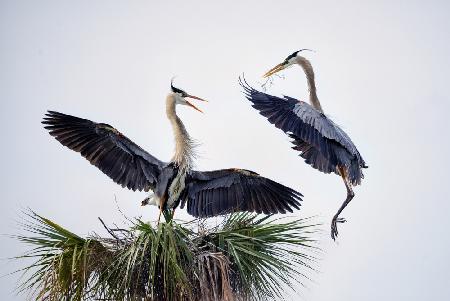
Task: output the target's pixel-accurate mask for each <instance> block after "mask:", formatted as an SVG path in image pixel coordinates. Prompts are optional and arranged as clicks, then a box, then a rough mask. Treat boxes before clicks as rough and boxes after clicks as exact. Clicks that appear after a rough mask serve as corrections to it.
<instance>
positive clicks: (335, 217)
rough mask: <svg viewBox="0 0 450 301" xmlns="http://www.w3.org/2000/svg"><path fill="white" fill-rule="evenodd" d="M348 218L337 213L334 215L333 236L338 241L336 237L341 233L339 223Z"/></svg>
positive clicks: (332, 222) (332, 223)
mask: <svg viewBox="0 0 450 301" xmlns="http://www.w3.org/2000/svg"><path fill="white" fill-rule="evenodd" d="M346 221H347V220H346V219H345V218H343V217H338V216H337V215H335V216H334V217H333V220H332V221H331V238H332V239H333V240H334V241H336V238H337V236H338V234H339V231H338V229H337V223H345V222H346Z"/></svg>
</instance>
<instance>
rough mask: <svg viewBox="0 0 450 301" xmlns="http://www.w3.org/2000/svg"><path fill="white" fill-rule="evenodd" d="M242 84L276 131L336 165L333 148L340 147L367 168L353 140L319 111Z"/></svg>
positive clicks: (248, 95) (285, 97) (307, 105)
mask: <svg viewBox="0 0 450 301" xmlns="http://www.w3.org/2000/svg"><path fill="white" fill-rule="evenodd" d="M240 84H241V86H242V87H243V88H244V92H245V96H246V98H247V99H248V100H250V101H251V102H252V103H253V105H252V106H253V107H254V108H255V109H257V110H258V111H259V112H260V114H261V115H263V116H265V117H266V118H267V119H268V120H269V121H270V122H271V123H273V124H274V125H275V126H276V127H277V128H279V129H281V130H283V131H284V132H285V133H292V134H293V135H295V136H296V137H298V138H299V139H301V140H302V141H304V142H306V143H308V144H310V145H312V146H314V148H315V149H317V150H318V151H320V153H321V154H322V156H324V157H325V158H327V159H328V160H331V161H333V162H336V163H337V161H338V160H339V158H336V154H335V153H334V152H333V149H332V148H333V146H332V145H331V144H333V143H337V144H339V145H340V146H342V148H344V149H345V150H346V151H348V153H349V155H351V156H352V157H355V158H356V159H357V160H358V162H359V163H360V164H361V167H363V166H365V163H364V160H363V159H362V158H361V155H360V154H359V152H358V150H357V149H356V146H355V145H354V144H353V142H352V140H351V139H350V137H349V136H348V135H347V134H346V133H345V132H344V131H343V130H342V129H341V128H340V127H339V126H337V125H336V124H335V123H334V122H333V121H332V120H331V119H329V118H328V117H327V116H325V115H324V114H323V113H321V112H320V111H318V110H316V109H315V108H313V107H312V106H310V105H309V104H307V103H305V102H303V101H299V100H297V99H295V98H292V97H289V96H284V97H277V96H273V95H269V94H266V93H263V92H260V91H258V90H256V89H254V88H252V87H251V86H249V85H248V84H247V83H246V82H245V80H240ZM335 145H336V144H335Z"/></svg>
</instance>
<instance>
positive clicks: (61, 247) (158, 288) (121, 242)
mask: <svg viewBox="0 0 450 301" xmlns="http://www.w3.org/2000/svg"><path fill="white" fill-rule="evenodd" d="M26 216H27V221H26V222H25V223H23V224H22V226H23V228H24V229H25V230H27V231H28V233H30V235H29V236H16V238H17V239H18V240H20V241H21V242H23V243H26V244H29V245H31V246H33V248H32V249H31V250H30V251H29V252H27V253H26V254H24V255H23V256H19V257H17V259H25V258H34V260H35V261H34V262H33V263H32V264H30V265H28V266H26V267H25V268H24V269H23V271H24V274H25V278H24V279H25V281H23V282H22V283H21V284H20V286H19V290H20V291H29V292H32V293H33V297H34V298H35V299H36V300H62V299H64V300H85V299H101V300H226V301H231V300H264V299H281V298H283V296H284V295H285V288H286V287H290V288H291V289H293V290H295V288H296V287H297V284H300V286H301V285H304V282H305V281H308V279H309V276H308V275H311V274H312V273H313V271H314V270H315V269H314V265H315V264H316V256H315V255H316V254H317V252H318V251H319V249H318V247H317V242H316V241H315V240H314V239H313V238H312V237H313V235H314V234H315V233H316V232H317V227H316V226H317V225H316V224H314V223H313V221H312V220H311V219H299V220H292V221H285V220H283V219H274V218H272V217H269V216H263V217H261V216H258V215H255V214H249V213H236V214H232V215H230V216H228V217H226V218H225V219H224V221H223V222H222V223H221V224H220V225H218V226H216V227H212V228H209V229H208V228H207V227H204V226H198V227H196V226H195V224H194V223H192V222H191V223H181V222H176V221H174V220H169V221H167V222H166V223H160V224H159V225H158V226H157V227H153V226H151V224H149V223H145V222H143V221H142V220H139V219H137V220H136V221H135V222H134V224H133V225H132V226H131V228H130V229H127V230H124V229H121V230H120V231H119V229H109V232H110V233H112V236H113V237H112V238H102V237H99V236H98V235H92V236H89V237H86V238H82V237H80V236H78V235H76V234H74V233H72V232H70V231H68V230H66V229H64V228H63V227H61V226H59V225H58V224H56V223H54V222H52V221H51V220H49V219H47V218H44V217H42V216H40V215H38V214H36V213H34V212H28V213H27V215H26ZM199 224H201V223H199ZM114 230H115V231H117V232H113V231H114Z"/></svg>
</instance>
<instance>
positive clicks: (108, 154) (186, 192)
mask: <svg viewBox="0 0 450 301" xmlns="http://www.w3.org/2000/svg"><path fill="white" fill-rule="evenodd" d="M185 97H191V98H194V99H200V98H198V97H195V96H191V95H188V94H187V93H186V92H184V91H182V90H179V89H177V88H175V87H173V86H172V93H170V94H169V95H168V96H167V98H166V114H167V117H168V119H169V120H170V122H171V124H172V128H173V132H174V137H175V153H174V156H173V157H172V159H171V160H170V162H162V161H160V160H158V159H157V158H155V157H154V156H152V155H150V154H149V153H148V152H146V151H145V150H143V149H142V148H141V147H139V146H138V145H136V144H135V143H133V142H132V141H131V140H130V139H128V138H127V137H125V136H124V135H123V134H121V133H120V132H119V131H118V130H116V129H115V128H114V127H112V126H110V125H107V124H104V123H96V122H93V121H90V120H87V119H82V118H78V117H75V116H70V115H66V114H62V113H58V112H53V111H49V112H48V113H47V115H46V117H45V118H44V121H43V123H44V124H45V125H46V126H45V128H46V129H48V130H49V131H50V134H51V135H52V136H54V137H55V138H56V139H57V140H58V141H59V142H61V144H63V145H65V146H67V147H68V148H70V149H72V150H74V151H76V152H79V153H81V155H82V156H83V157H85V158H86V159H87V160H89V161H90V163H91V164H93V165H95V166H96V167H98V168H99V169H100V170H101V171H102V172H103V173H105V174H106V175H107V176H109V177H110V178H111V179H113V180H114V182H116V183H117V184H120V185H122V186H123V187H127V188H129V189H131V190H133V191H135V190H140V191H149V190H152V191H153V193H152V194H151V195H150V196H149V197H148V198H146V199H145V200H144V201H143V204H145V205H146V204H153V205H157V206H158V207H159V208H160V210H161V211H162V210H166V209H175V208H176V207H178V206H179V205H180V204H181V208H183V207H184V206H186V207H187V211H188V213H189V214H191V215H193V216H195V217H210V216H217V215H222V214H227V213H231V212H236V211H249V212H258V213H265V214H273V213H286V212H292V208H295V209H299V206H300V201H301V197H302V195H301V194H300V193H299V192H297V191H295V190H293V189H290V188H288V187H286V186H283V185H281V184H279V183H277V182H275V181H272V180H270V179H267V178H264V177H261V176H260V175H258V174H257V173H254V172H251V171H246V170H241V169H222V170H216V171H196V170H193V169H192V167H193V160H194V158H195V149H194V148H195V145H196V144H195V142H194V140H193V139H192V138H191V137H190V136H189V134H188V133H187V131H186V128H185V126H184V124H183V123H182V121H181V119H180V118H179V117H178V116H177V114H176V110H175V108H176V105H177V104H187V105H189V106H192V107H194V108H195V109H197V108H196V107H195V106H194V105H192V104H191V103H190V102H188V101H186V100H185V99H184V98H185ZM197 110H199V109H197ZM161 211H160V212H161Z"/></svg>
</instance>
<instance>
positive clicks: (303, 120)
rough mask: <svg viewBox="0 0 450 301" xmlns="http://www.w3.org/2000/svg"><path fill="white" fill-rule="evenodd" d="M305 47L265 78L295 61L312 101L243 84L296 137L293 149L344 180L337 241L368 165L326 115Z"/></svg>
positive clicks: (248, 94)
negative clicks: (303, 77) (305, 81)
mask: <svg viewBox="0 0 450 301" xmlns="http://www.w3.org/2000/svg"><path fill="white" fill-rule="evenodd" d="M302 50H307V49H302ZM302 50H299V51H296V52H294V53H292V54H291V55H289V56H288V57H287V58H286V59H285V60H284V61H283V62H282V63H281V64H278V65H276V66H275V67H273V68H272V69H270V70H269V71H268V72H267V73H266V74H264V77H268V76H271V75H272V74H275V73H277V72H279V71H281V70H283V69H286V68H287V67H290V66H292V65H294V64H298V65H300V67H301V68H302V69H303V71H304V72H305V74H306V79H307V82H308V87H309V102H310V104H307V103H306V102H303V101H300V100H297V99H295V98H292V97H288V96H284V97H283V98H281V97H276V96H272V95H269V94H266V93H263V92H260V91H258V90H256V89H254V88H252V87H250V86H249V85H248V84H247V83H246V82H245V79H243V80H240V83H241V86H242V87H243V88H244V92H245V94H246V97H247V99H248V100H250V101H251V102H252V103H253V105H252V106H253V107H254V108H255V109H257V110H258V111H259V112H260V114H261V115H263V116H265V117H266V118H267V119H268V120H269V122H271V123H273V124H274V125H275V126H276V127H277V128H279V129H281V130H282V131H284V132H285V133H287V134H288V135H289V137H291V138H292V139H293V141H292V143H293V144H294V146H293V147H292V148H293V149H295V150H297V151H300V156H301V157H302V158H304V159H305V162H306V163H308V164H309V165H311V166H312V167H313V168H315V169H318V170H320V171H321V172H324V173H331V172H334V173H335V174H337V175H340V176H341V177H342V179H343V180H344V183H345V187H346V188H347V197H346V199H345V201H344V203H343V204H342V205H341V207H340V208H339V210H338V211H337V213H336V214H335V215H334V217H333V220H332V222H331V237H332V238H333V240H335V239H336V237H337V235H338V229H337V223H344V222H345V221H346V220H345V219H344V218H340V217H339V214H341V212H342V210H344V208H345V207H346V206H347V205H348V204H349V203H350V201H351V200H352V199H353V197H354V196H355V194H354V192H353V189H352V186H356V185H359V184H361V180H362V179H363V178H364V175H363V172H362V168H367V166H366V163H365V162H364V160H363V158H362V157H361V155H360V154H359V151H358V150H357V148H356V146H355V145H354V144H353V142H352V140H351V139H350V137H349V136H348V135H347V134H346V133H345V132H344V131H343V130H342V129H341V128H340V127H339V126H338V125H336V124H335V123H334V122H333V121H332V120H331V119H330V118H328V117H327V116H326V115H325V114H324V112H323V109H322V106H321V105H320V102H319V99H318V97H317V93H316V85H315V81H314V71H313V68H312V66H311V63H310V62H309V61H308V60H307V59H306V58H304V57H303V56H301V55H300V52H301V51H302Z"/></svg>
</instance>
